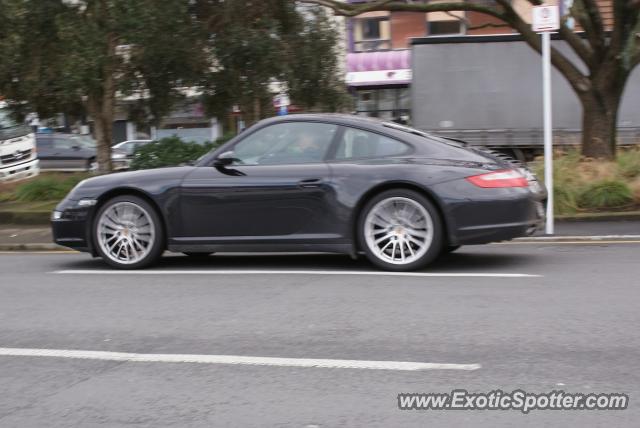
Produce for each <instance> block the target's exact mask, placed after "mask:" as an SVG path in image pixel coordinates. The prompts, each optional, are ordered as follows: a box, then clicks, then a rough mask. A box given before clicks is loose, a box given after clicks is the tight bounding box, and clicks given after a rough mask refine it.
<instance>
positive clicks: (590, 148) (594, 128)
mask: <svg viewBox="0 0 640 428" xmlns="http://www.w3.org/2000/svg"><path fill="white" fill-rule="evenodd" d="M594 92H595V91H594ZM620 98H621V97H620V96H618V95H617V94H610V93H609V94H606V96H599V95H598V93H597V92H596V93H595V94H594V93H589V94H587V95H585V96H583V97H582V99H581V101H582V155H583V156H586V157H590V158H600V159H614V158H615V156H616V140H617V131H618V130H617V121H618V110H619V108H620Z"/></svg>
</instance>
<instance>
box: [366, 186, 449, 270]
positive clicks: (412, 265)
mask: <svg viewBox="0 0 640 428" xmlns="http://www.w3.org/2000/svg"><path fill="white" fill-rule="evenodd" d="M358 239H359V244H360V248H362V249H363V250H364V252H365V254H366V255H367V258H368V259H369V260H370V261H371V262H372V263H374V264H375V265H376V266H379V267H381V268H383V269H386V270H393V271H408V270H414V269H419V268H421V267H424V266H426V265H427V264H428V263H430V262H431V261H433V260H434V259H435V258H436V257H437V256H438V254H440V252H441V250H442V245H443V244H442V242H443V238H442V222H441V220H440V216H439V215H438V212H437V210H436V208H435V207H434V206H433V204H432V203H431V202H430V201H429V200H428V199H427V198H426V197H424V196H423V195H421V194H420V193H418V192H415V191H412V190H405V189H397V190H388V191H385V192H382V193H380V194H379V195H377V196H375V197H374V198H372V199H371V200H370V201H369V202H368V203H367V204H366V205H365V207H364V209H363V211H362V214H361V215H360V221H359V222H358Z"/></svg>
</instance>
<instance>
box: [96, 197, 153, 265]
mask: <svg viewBox="0 0 640 428" xmlns="http://www.w3.org/2000/svg"><path fill="white" fill-rule="evenodd" d="M119 202H129V203H131V204H135V205H137V206H139V207H140V208H142V209H143V210H144V211H146V213H147V214H148V215H149V217H150V218H151V220H152V223H153V232H154V234H155V238H154V240H153V244H152V245H151V248H150V249H149V250H148V252H147V254H146V255H145V256H144V257H143V258H142V259H141V260H139V261H137V262H135V263H131V264H126V263H119V262H117V261H116V260H113V259H112V258H110V257H109V256H108V255H107V254H106V253H105V252H104V250H103V248H102V246H101V245H100V243H99V240H98V222H99V220H100V217H101V216H102V214H103V213H104V212H105V211H106V210H108V209H109V208H111V207H112V206H113V205H115V204H117V203H119ZM91 231H92V240H93V243H94V246H95V250H96V252H97V253H98V255H99V256H100V258H101V259H102V260H104V261H105V262H106V263H107V264H108V265H110V266H111V267H114V268H118V269H142V268H145V267H149V266H151V265H153V264H154V263H156V262H157V261H158V260H159V259H160V257H161V256H162V253H163V252H164V249H165V235H164V228H163V227H162V220H161V219H160V216H159V215H158V213H157V212H156V210H155V208H154V207H153V206H151V204H149V203H148V202H147V201H145V200H144V199H142V198H140V197H138V196H134V195H121V196H116V197H115V198H112V199H109V200H108V201H106V202H105V203H104V204H102V205H101V206H100V208H99V209H98V211H97V213H96V215H95V217H94V220H93V225H92V227H91Z"/></svg>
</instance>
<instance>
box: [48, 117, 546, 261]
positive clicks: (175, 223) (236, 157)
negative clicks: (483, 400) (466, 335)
mask: <svg viewBox="0 0 640 428" xmlns="http://www.w3.org/2000/svg"><path fill="white" fill-rule="evenodd" d="M532 181H535V186H533V183H532ZM541 189H542V188H541V187H539V186H538V184H537V180H536V179H535V177H534V176H533V175H531V178H530V179H527V177H525V176H524V175H523V174H522V173H521V172H520V171H518V169H517V168H516V167H514V166H513V165H512V164H511V163H509V162H508V161H505V160H503V159H500V158H498V157H495V156H493V155H491V154H489V153H485V152H482V151H479V150H475V149H472V148H468V147H466V146H465V145H464V144H461V143H456V142H454V141H450V140H446V139H442V138H437V137H434V136H432V135H429V134H425V133H423V132H420V131H417V130H415V129H412V128H408V127H405V126H402V125H398V124H395V123H389V122H383V121H378V120H373V119H366V118H361V117H356V116H348V115H329V114H315V115H311V114H310V115H295V116H282V117H277V118H272V119H268V120H264V121H261V122H259V123H257V124H256V125H254V126H252V127H251V128H250V129H249V130H247V131H245V132H243V133H242V134H240V135H238V136H237V137H235V138H234V139H232V140H231V141H229V142H228V143H226V144H224V145H223V146H221V147H220V148H217V149H214V150H213V151H212V152H211V153H209V154H207V155H205V156H204V157H202V158H200V160H199V161H198V162H197V163H196V164H195V165H193V166H180V167H172V168H159V169H151V170H145V171H132V172H123V173H118V174H110V175H105V176H99V177H93V178H90V179H88V180H85V181H83V182H82V183H80V184H79V185H78V186H76V187H75V188H74V189H73V190H72V191H71V192H70V193H69V194H68V195H67V196H66V198H65V199H64V200H63V201H62V202H60V204H59V205H58V206H57V207H56V209H55V211H54V212H53V213H52V227H53V236H54V240H55V242H56V243H58V244H60V245H64V246H67V247H70V248H75V249H78V250H81V251H87V252H90V253H92V254H93V255H94V256H100V257H101V258H102V259H103V260H104V261H105V262H107V263H108V264H110V265H111V266H113V267H116V268H123V269H134V268H142V267H145V266H149V265H151V264H152V263H154V262H156V261H157V260H158V259H159V258H160V256H161V254H162V253H163V252H164V251H165V250H167V249H168V250H169V251H174V252H183V253H186V254H190V255H194V254H195V255H198V254H208V253H212V252H215V251H323V252H336V253H346V254H351V255H354V256H355V255H356V254H359V253H363V254H365V255H366V256H367V258H368V259H369V260H370V261H371V262H372V263H374V264H375V265H377V266H379V267H381V268H383V269H388V270H395V271H405V270H412V269H418V268H421V267H423V266H426V265H427V264H428V263H430V262H431V261H433V260H434V259H435V258H436V257H437V256H438V255H439V254H441V253H443V252H447V251H452V250H454V249H455V248H457V247H458V246H460V245H469V244H484V243H488V242H493V241H503V240H509V239H512V238H515V237H518V236H523V235H526V234H530V233H532V232H533V231H535V230H536V228H537V227H539V226H540V224H541V222H542V220H543V218H542V216H543V209H542V206H543V201H544V199H545V196H546V193H545V192H544V190H541Z"/></svg>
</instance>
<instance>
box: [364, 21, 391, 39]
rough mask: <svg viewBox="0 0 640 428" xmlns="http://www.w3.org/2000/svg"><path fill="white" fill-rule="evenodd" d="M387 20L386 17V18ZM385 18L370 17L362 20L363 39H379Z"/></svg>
mask: <svg viewBox="0 0 640 428" xmlns="http://www.w3.org/2000/svg"><path fill="white" fill-rule="evenodd" d="M384 20H385V21H386V19H384ZM382 21H383V18H369V19H363V20H362V40H379V39H380V24H381V23H382Z"/></svg>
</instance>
